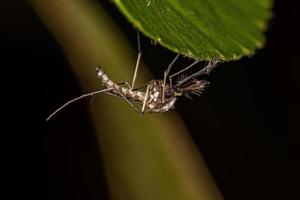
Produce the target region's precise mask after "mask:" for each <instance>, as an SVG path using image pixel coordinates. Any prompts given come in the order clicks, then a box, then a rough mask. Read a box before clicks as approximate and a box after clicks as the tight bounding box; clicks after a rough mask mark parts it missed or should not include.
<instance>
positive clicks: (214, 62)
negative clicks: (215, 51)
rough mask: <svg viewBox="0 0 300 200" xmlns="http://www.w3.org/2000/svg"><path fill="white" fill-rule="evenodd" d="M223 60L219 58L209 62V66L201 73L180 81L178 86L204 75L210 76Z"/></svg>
mask: <svg viewBox="0 0 300 200" xmlns="http://www.w3.org/2000/svg"><path fill="white" fill-rule="evenodd" d="M221 61H222V60H221V59H220V58H218V57H214V58H213V59H212V60H210V61H209V63H208V64H207V66H205V67H204V68H203V69H201V70H200V71H198V72H196V73H194V74H192V75H190V76H189V77H187V78H185V79H183V80H181V81H179V82H178V83H177V84H176V85H178V86H180V85H182V84H184V83H186V82H187V81H189V80H191V79H193V78H196V77H197V76H200V75H204V74H207V75H209V73H210V72H211V71H212V70H213V69H214V68H216V66H217V64H218V63H219V62H221Z"/></svg>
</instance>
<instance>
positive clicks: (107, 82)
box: [96, 67, 145, 102]
mask: <svg viewBox="0 0 300 200" xmlns="http://www.w3.org/2000/svg"><path fill="white" fill-rule="evenodd" d="M96 70H97V76H98V78H99V79H100V80H101V82H102V84H103V86H104V87H106V88H114V90H112V92H113V93H114V94H116V95H119V94H118V92H119V93H121V94H122V95H123V96H125V97H126V98H130V99H133V100H136V101H140V102H143V101H144V98H145V94H144V92H141V91H134V90H131V89H130V88H126V87H123V86H120V85H118V84H116V83H115V82H113V81H112V80H111V79H110V78H109V77H108V76H107V74H106V73H105V72H104V71H103V69H102V68H100V67H97V68H96ZM117 91H118V92H117Z"/></svg>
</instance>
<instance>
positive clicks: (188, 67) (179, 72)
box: [169, 61, 199, 87]
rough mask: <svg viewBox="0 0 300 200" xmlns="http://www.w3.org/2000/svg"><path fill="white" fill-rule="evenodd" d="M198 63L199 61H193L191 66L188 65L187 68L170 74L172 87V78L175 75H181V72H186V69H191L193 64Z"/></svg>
mask: <svg viewBox="0 0 300 200" xmlns="http://www.w3.org/2000/svg"><path fill="white" fill-rule="evenodd" d="M197 63H199V61H195V62H193V63H192V64H190V65H189V66H187V67H186V68H184V69H182V70H180V71H178V72H176V73H174V74H172V75H170V76H169V82H170V87H172V78H173V77H174V76H177V75H179V74H181V73H183V72H185V71H186V70H188V69H190V68H191V67H193V66H194V65H196V64H197Z"/></svg>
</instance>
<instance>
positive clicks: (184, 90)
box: [96, 67, 208, 113]
mask: <svg viewBox="0 0 300 200" xmlns="http://www.w3.org/2000/svg"><path fill="white" fill-rule="evenodd" d="M96 71H97V76H98V78H99V79H100V80H101V82H102V84H103V86H104V87H106V88H111V89H112V90H110V91H107V92H106V93H108V94H112V95H115V96H119V97H125V98H126V99H128V100H129V101H134V102H136V103H139V104H145V109H144V110H142V113H143V112H144V111H145V112H166V111H169V110H170V109H172V108H173V107H174V104H175V102H176V100H177V98H178V97H180V96H188V95H189V94H196V95H200V94H201V93H202V91H203V90H204V89H205V88H206V86H207V85H208V82H207V81H205V80H197V79H193V80H191V81H189V82H188V83H185V84H184V85H183V86H180V85H177V84H176V85H170V84H169V83H165V84H164V81H163V80H152V81H150V82H148V84H147V85H146V86H145V87H147V89H146V91H140V90H137V89H132V88H130V87H129V85H128V84H127V83H124V84H116V83H114V82H113V81H112V80H111V79H110V78H109V77H108V75H107V74H106V73H105V72H104V71H103V70H102V69H101V68H100V67H97V68H96ZM123 85H127V87H125V86H123ZM163 92H164V95H163Z"/></svg>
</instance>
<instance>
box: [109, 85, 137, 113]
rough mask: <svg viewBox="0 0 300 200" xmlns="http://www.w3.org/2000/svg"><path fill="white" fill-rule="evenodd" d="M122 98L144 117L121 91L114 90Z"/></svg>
mask: <svg viewBox="0 0 300 200" xmlns="http://www.w3.org/2000/svg"><path fill="white" fill-rule="evenodd" d="M114 91H115V92H116V93H118V95H120V97H122V98H123V99H124V100H125V101H126V102H127V103H128V104H129V105H130V106H131V107H132V108H133V109H134V110H135V111H136V112H137V113H139V114H140V115H142V113H141V112H140V111H139V110H138V109H137V108H136V107H135V106H134V105H133V104H132V103H131V102H130V101H129V100H128V99H127V98H126V97H125V96H124V95H123V94H122V93H121V92H120V91H119V90H114Z"/></svg>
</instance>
